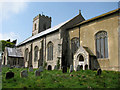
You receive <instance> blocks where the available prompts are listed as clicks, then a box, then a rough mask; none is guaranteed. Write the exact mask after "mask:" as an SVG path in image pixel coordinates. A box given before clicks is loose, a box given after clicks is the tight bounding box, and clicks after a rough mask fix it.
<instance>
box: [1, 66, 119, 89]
mask: <svg viewBox="0 0 120 90" xmlns="http://www.w3.org/2000/svg"><path fill="white" fill-rule="evenodd" d="M9 70H11V71H13V72H14V73H15V77H14V78H12V79H7V80H6V79H5V73H6V72H8V71H9ZM22 70H23V68H14V69H9V68H6V67H4V68H2V88H120V83H119V81H120V80H119V75H120V72H114V71H103V72H102V74H101V76H96V71H92V70H85V71H83V70H81V71H77V72H72V73H62V71H61V70H59V71H57V70H53V71H47V70H44V72H41V75H40V76H38V77H36V76H35V74H34V72H28V77H27V78H20V72H21V71H22ZM34 71H35V69H34Z"/></svg>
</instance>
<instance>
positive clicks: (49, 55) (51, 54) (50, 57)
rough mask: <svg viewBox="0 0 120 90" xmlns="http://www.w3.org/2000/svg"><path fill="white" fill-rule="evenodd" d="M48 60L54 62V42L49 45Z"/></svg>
mask: <svg viewBox="0 0 120 90" xmlns="http://www.w3.org/2000/svg"><path fill="white" fill-rule="evenodd" d="M47 59H48V60H53V43H52V42H49V43H48V48H47Z"/></svg>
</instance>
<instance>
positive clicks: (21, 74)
mask: <svg viewBox="0 0 120 90" xmlns="http://www.w3.org/2000/svg"><path fill="white" fill-rule="evenodd" d="M20 76H21V77H27V76H28V72H27V70H23V71H21V73H20Z"/></svg>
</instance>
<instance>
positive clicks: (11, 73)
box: [6, 71, 14, 79]
mask: <svg viewBox="0 0 120 90" xmlns="http://www.w3.org/2000/svg"><path fill="white" fill-rule="evenodd" d="M13 77H14V73H13V72H12V71H10V72H7V73H6V79H10V78H13Z"/></svg>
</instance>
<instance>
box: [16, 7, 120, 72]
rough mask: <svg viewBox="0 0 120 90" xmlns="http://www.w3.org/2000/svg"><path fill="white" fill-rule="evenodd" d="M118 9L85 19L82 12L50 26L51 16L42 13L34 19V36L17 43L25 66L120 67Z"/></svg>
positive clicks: (115, 69)
mask: <svg viewBox="0 0 120 90" xmlns="http://www.w3.org/2000/svg"><path fill="white" fill-rule="evenodd" d="M118 17H119V9H116V10H113V11H110V12H107V13H105V14H102V15H99V16H97V17H94V18H91V19H88V20H85V19H84V17H83V16H82V15H81V12H79V14H78V15H77V16H75V17H74V18H72V19H70V20H67V21H65V22H63V23H61V24H59V25H57V26H54V27H51V21H52V18H51V17H48V16H45V15H41V14H39V15H38V16H36V17H35V18H34V19H33V29H32V36H31V37H29V38H27V39H26V40H24V41H23V42H21V43H19V44H18V45H17V48H20V49H21V51H22V53H23V57H24V65H25V67H29V66H31V65H32V66H33V68H38V67H39V66H45V65H46V69H51V70H53V69H55V67H56V66H57V64H58V62H59V64H60V69H61V68H62V67H65V66H67V67H69V66H70V65H73V67H74V70H75V71H77V70H78V69H83V70H86V69H93V70H94V69H97V68H101V69H102V70H114V71H120V69H119V68H120V62H119V60H120V30H119V29H120V28H119V27H118V22H119V18H118Z"/></svg>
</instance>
